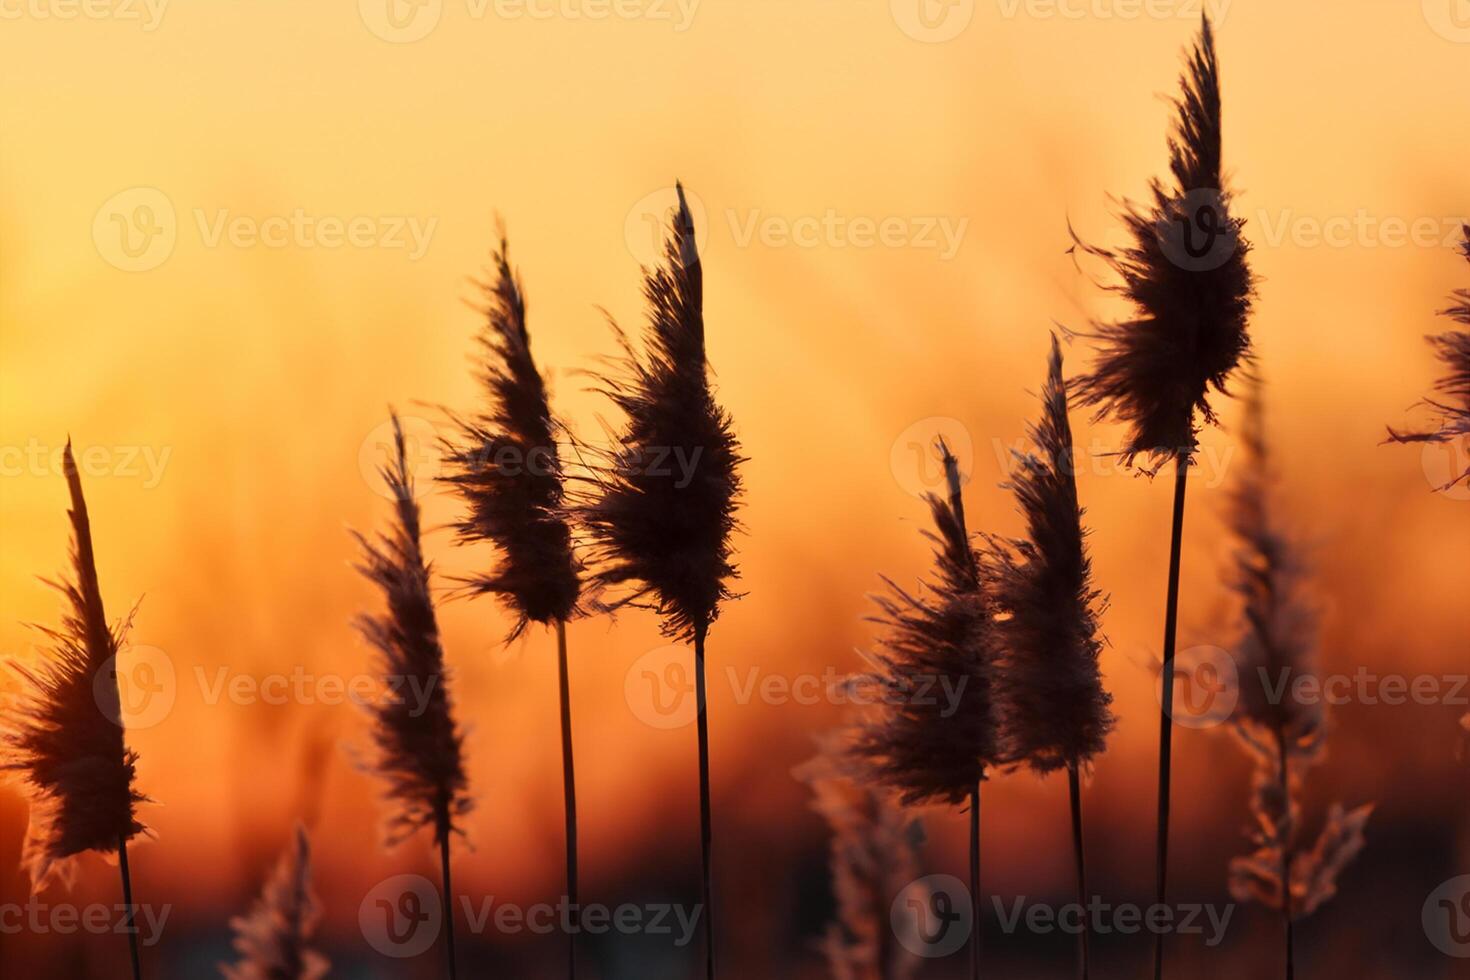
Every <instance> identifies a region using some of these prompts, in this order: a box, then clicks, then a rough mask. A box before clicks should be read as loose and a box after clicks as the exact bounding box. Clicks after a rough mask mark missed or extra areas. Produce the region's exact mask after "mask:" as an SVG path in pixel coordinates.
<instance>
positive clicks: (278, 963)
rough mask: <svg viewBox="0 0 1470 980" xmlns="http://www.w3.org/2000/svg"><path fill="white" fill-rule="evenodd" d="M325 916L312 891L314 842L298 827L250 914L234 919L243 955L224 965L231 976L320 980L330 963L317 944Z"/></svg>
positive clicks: (258, 979)
mask: <svg viewBox="0 0 1470 980" xmlns="http://www.w3.org/2000/svg"><path fill="white" fill-rule="evenodd" d="M320 919H321V911H320V909H319V908H318V906H317V900H316V897H315V896H314V895H313V894H312V893H311V844H310V842H309V841H308V840H307V837H306V829H305V828H304V827H301V826H297V828H296V835H295V839H294V841H293V842H292V846H291V849H290V850H288V851H287V852H286V853H285V854H284V855H283V856H282V857H281V861H280V863H279V864H278V865H276V868H275V870H274V871H273V872H272V873H271V876H270V878H269V879H268V880H267V881H266V883H265V887H264V889H263V890H262V891H261V895H260V898H259V899H258V900H257V901H256V902H255V904H254V905H253V906H252V907H251V909H250V913H249V914H248V915H245V916H239V917H236V918H234V919H231V920H230V927H231V928H232V929H234V931H235V941H234V948H235V952H236V953H237V954H238V955H239V957H240V959H239V961H238V962H237V963H235V964H233V965H230V966H223V967H221V968H220V970H221V973H222V974H223V975H224V977H225V980H320V978H322V977H325V976H326V975H327V969H328V968H329V966H330V964H329V963H328V962H327V959H326V957H324V956H322V955H321V954H320V953H319V952H317V951H316V950H314V949H313V948H312V947H311V940H312V936H313V934H314V933H315V932H316V927H317V923H318V922H319V920H320Z"/></svg>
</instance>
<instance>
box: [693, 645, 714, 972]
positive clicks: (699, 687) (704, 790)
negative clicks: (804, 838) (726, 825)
mask: <svg viewBox="0 0 1470 980" xmlns="http://www.w3.org/2000/svg"><path fill="white" fill-rule="evenodd" d="M708 632H709V623H708V622H704V621H701V622H698V623H696V624H695V625H694V691H695V704H696V707H697V710H698V711H699V723H698V724H699V846H700V854H701V858H702V861H703V869H704V874H703V877H702V878H701V881H700V898H701V901H702V902H703V904H704V963H705V976H706V977H707V978H708V980H715V923H714V919H715V905H714V878H713V875H712V873H711V870H710V868H711V861H710V850H711V846H710V845H711V840H712V838H713V834H712V833H711V821H710V791H709V711H708V708H709V702H708V698H707V696H706V691H705V685H704V637H705V634H706V633H708Z"/></svg>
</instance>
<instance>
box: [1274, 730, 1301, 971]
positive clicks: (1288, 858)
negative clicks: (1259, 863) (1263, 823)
mask: <svg viewBox="0 0 1470 980" xmlns="http://www.w3.org/2000/svg"><path fill="white" fill-rule="evenodd" d="M1276 749H1277V753H1278V760H1279V762H1280V766H1279V768H1280V772H1279V777H1280V780H1281V782H1280V787H1281V800H1282V802H1283V803H1284V804H1285V806H1286V821H1285V823H1284V825H1283V826H1284V827H1285V839H1284V840H1282V841H1281V919H1282V921H1283V923H1284V924H1285V926H1286V980H1293V978H1295V976H1296V955H1295V953H1296V951H1295V949H1294V947H1295V945H1296V935H1295V929H1294V928H1293V926H1292V921H1291V863H1292V844H1293V842H1294V841H1293V838H1294V836H1295V831H1296V828H1295V827H1294V826H1293V822H1292V818H1291V776H1290V771H1289V770H1288V769H1287V765H1288V762H1287V760H1288V758H1289V753H1288V752H1287V750H1286V728H1285V726H1284V725H1277V727H1276Z"/></svg>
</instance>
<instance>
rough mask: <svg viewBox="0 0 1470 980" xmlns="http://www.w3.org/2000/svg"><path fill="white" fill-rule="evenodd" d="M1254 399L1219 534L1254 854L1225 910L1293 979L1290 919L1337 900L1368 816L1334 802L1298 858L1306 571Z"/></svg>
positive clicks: (1306, 710)
mask: <svg viewBox="0 0 1470 980" xmlns="http://www.w3.org/2000/svg"><path fill="white" fill-rule="evenodd" d="M1264 401H1265V396H1264V393H1263V391H1262V385H1261V382H1260V380H1259V378H1254V377H1253V378H1252V379H1251V389H1250V395H1249V398H1248V399H1247V402H1246V423H1245V426H1244V431H1243V433H1242V437H1241V441H1242V443H1243V444H1244V447H1245V459H1244V461H1243V471H1242V475H1241V476H1240V478H1239V482H1238V483H1237V484H1236V486H1235V487H1234V488H1232V490H1231V493H1230V503H1229V510H1228V514H1227V523H1228V525H1229V528H1230V531H1231V534H1232V535H1233V537H1234V538H1235V541H1236V549H1235V557H1234V573H1233V575H1232V577H1231V586H1232V588H1233V589H1234V590H1235V591H1236V593H1237V594H1238V595H1239V596H1240V597H1241V604H1242V624H1241V630H1240V638H1239V639H1238V641H1237V642H1236V645H1235V660H1236V666H1237V674H1238V676H1239V678H1240V692H1239V694H1240V696H1239V700H1238V702H1237V706H1236V709H1235V716H1234V726H1233V727H1234V731H1235V733H1236V735H1237V736H1238V741H1239V744H1240V745H1241V746H1242V747H1243V748H1244V749H1245V751H1246V752H1247V753H1248V754H1249V756H1250V757H1251V758H1252V760H1253V761H1254V763H1255V773H1254V775H1253V777H1252V787H1251V813H1252V818H1253V827H1252V830H1251V833H1250V839H1251V841H1252V843H1253V845H1254V847H1255V850H1254V851H1253V852H1252V853H1251V854H1249V855H1247V856H1244V857H1239V858H1236V859H1234V860H1233V861H1231V863H1230V889H1231V893H1232V894H1233V895H1234V896H1235V898H1236V900H1238V901H1241V902H1245V901H1251V900H1254V901H1258V902H1260V903H1262V904H1263V905H1265V906H1267V907H1268V908H1272V909H1276V910H1278V911H1280V912H1281V917H1282V923H1283V929H1284V932H1285V941H1286V948H1285V960H1286V976H1287V978H1288V980H1290V978H1291V977H1293V976H1294V975H1295V970H1296V964H1295V930H1294V926H1293V923H1294V921H1295V920H1298V919H1301V918H1304V917H1305V916H1307V915H1310V914H1311V913H1312V912H1314V911H1315V910H1316V909H1317V908H1318V907H1319V906H1320V905H1321V904H1322V903H1323V902H1325V901H1327V899H1329V898H1331V897H1332V895H1333V894H1335V893H1336V882H1337V878H1338V876H1339V875H1340V874H1341V873H1342V871H1343V869H1344V868H1345V867H1346V866H1347V865H1348V863H1349V862H1351V861H1352V859H1353V858H1354V857H1355V856H1356V855H1357V853H1358V852H1359V851H1360V850H1361V849H1362V847H1363V840H1364V839H1363V827H1364V825H1365V824H1366V823H1367V820H1368V816H1369V814H1370V813H1372V811H1373V807H1372V805H1368V806H1363V807H1359V808H1357V809H1355V810H1353V811H1351V812H1347V811H1344V810H1343V808H1342V807H1341V806H1340V805H1338V804H1336V803H1334V804H1332V806H1331V808H1330V809H1329V812H1328V816H1327V821H1326V824H1325V826H1324V828H1323V830H1322V833H1321V835H1320V836H1319V837H1318V839H1317V843H1316V845H1315V846H1314V847H1312V848H1311V849H1310V850H1309V851H1307V852H1306V853H1299V851H1298V836H1299V829H1300V824H1301V806H1300V803H1299V797H1300V790H1301V784H1302V780H1303V777H1304V775H1305V772H1306V770H1307V769H1309V768H1310V767H1311V766H1313V765H1315V764H1317V763H1318V762H1319V761H1320V760H1321V758H1322V756H1323V754H1324V751H1325V746H1326V732H1327V726H1326V717H1325V712H1324V711H1323V709H1322V708H1321V706H1320V704H1318V703H1317V701H1316V699H1311V700H1310V701H1306V700H1302V699H1298V698H1296V697H1294V696H1292V694H1291V692H1292V691H1294V690H1295V689H1296V686H1297V685H1298V684H1301V683H1303V681H1304V680H1305V679H1310V678H1311V677H1313V676H1314V675H1315V664H1314V661H1315V652H1316V644H1317V617H1316V613H1315V610H1314V609H1313V608H1312V607H1311V605H1310V603H1309V602H1308V601H1307V599H1306V597H1305V595H1304V588H1303V582H1304V579H1305V576H1306V567H1305V562H1304V561H1303V560H1302V559H1301V557H1300V556H1299V554H1298V548H1297V546H1296V544H1295V543H1294V542H1293V541H1292V540H1291V538H1290V536H1289V535H1288V533H1287V532H1286V531H1285V530H1284V529H1283V528H1282V527H1281V525H1280V522H1279V521H1278V520H1277V519H1276V517H1275V515H1274V500H1273V490H1274V484H1275V473H1274V471H1273V468H1272V464H1271V456H1270V449H1269V444H1268V442H1267V439H1266V427H1265V408H1264Z"/></svg>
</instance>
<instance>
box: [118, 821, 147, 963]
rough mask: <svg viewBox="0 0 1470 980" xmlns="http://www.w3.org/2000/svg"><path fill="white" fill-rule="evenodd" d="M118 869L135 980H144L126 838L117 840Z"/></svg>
mask: <svg viewBox="0 0 1470 980" xmlns="http://www.w3.org/2000/svg"><path fill="white" fill-rule="evenodd" d="M117 869H118V873H119V874H121V875H122V891H123V905H125V906H126V911H125V912H124V914H125V915H126V916H127V918H126V920H125V923H124V928H126V929H127V932H128V953H129V954H130V955H131V957H132V960H133V980H143V966H142V964H141V962H140V961H139V960H138V930H137V928H136V927H135V926H134V924H133V920H134V918H135V915H134V913H135V910H134V908H133V875H132V872H131V871H129V870H128V839H127V838H126V837H119V838H118V840H117Z"/></svg>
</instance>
